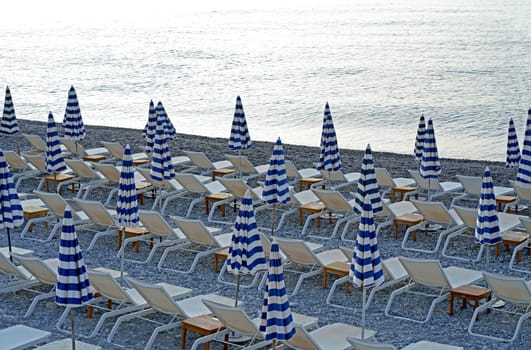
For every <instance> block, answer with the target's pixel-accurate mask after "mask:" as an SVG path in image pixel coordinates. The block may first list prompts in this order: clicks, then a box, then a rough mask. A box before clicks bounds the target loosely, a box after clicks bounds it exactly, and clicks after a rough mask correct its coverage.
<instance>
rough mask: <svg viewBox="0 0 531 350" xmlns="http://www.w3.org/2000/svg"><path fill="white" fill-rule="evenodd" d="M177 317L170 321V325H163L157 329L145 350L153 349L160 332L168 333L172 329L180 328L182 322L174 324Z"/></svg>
mask: <svg viewBox="0 0 531 350" xmlns="http://www.w3.org/2000/svg"><path fill="white" fill-rule="evenodd" d="M176 317H177V316H175V317H173V318H172V320H171V321H170V323H168V324H165V325H162V326H158V327H157V328H155V330H154V331H153V333H151V337H149V340H148V342H147V344H146V347H145V348H144V350H149V349H151V347H152V346H153V343H154V342H155V339H156V338H157V335H159V333H160V332H164V331H167V330H170V329H176V328H177V327H179V326H180V325H181V321H178V322H174V320H175V318H176Z"/></svg>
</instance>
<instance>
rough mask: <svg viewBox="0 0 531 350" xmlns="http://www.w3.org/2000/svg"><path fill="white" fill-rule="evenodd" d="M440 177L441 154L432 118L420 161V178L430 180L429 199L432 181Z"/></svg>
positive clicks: (425, 136)
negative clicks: (438, 149)
mask: <svg viewBox="0 0 531 350" xmlns="http://www.w3.org/2000/svg"><path fill="white" fill-rule="evenodd" d="M439 175H441V161H440V159H439V152H438V151H437V142H436V140H435V130H433V121H432V120H431V118H430V119H429V120H428V127H427V128H426V133H425V134H424V145H423V147H422V159H421V161H420V176H422V177H423V178H424V179H428V198H429V196H430V186H429V184H430V179H438V178H439Z"/></svg>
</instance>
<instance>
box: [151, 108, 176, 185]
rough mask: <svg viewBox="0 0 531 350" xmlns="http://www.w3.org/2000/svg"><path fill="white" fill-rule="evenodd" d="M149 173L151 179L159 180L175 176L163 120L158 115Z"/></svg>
mask: <svg viewBox="0 0 531 350" xmlns="http://www.w3.org/2000/svg"><path fill="white" fill-rule="evenodd" d="M150 175H151V178H152V179H153V180H156V181H161V182H162V181H164V180H171V179H173V178H174V177H175V170H174V168H173V163H172V161H171V153H170V149H169V147H168V134H166V132H164V126H163V120H162V118H160V116H159V118H157V128H156V129H155V142H154V144H153V154H152V155H151V171H150Z"/></svg>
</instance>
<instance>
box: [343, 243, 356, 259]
mask: <svg viewBox="0 0 531 350" xmlns="http://www.w3.org/2000/svg"><path fill="white" fill-rule="evenodd" d="M339 250H341V252H342V253H343V255H345V258H347V259H348V260H351V259H352V255H353V254H354V250H353V249H352V248H349V247H345V246H339Z"/></svg>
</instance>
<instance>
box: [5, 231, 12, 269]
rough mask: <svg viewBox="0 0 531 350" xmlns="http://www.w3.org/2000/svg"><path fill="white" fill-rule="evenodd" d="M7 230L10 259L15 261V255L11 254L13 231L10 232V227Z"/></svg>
mask: <svg viewBox="0 0 531 350" xmlns="http://www.w3.org/2000/svg"><path fill="white" fill-rule="evenodd" d="M6 230H7V245H8V247H9V260H10V261H11V262H13V257H12V256H11V252H12V248H11V233H10V232H9V227H7V228H6Z"/></svg>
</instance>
